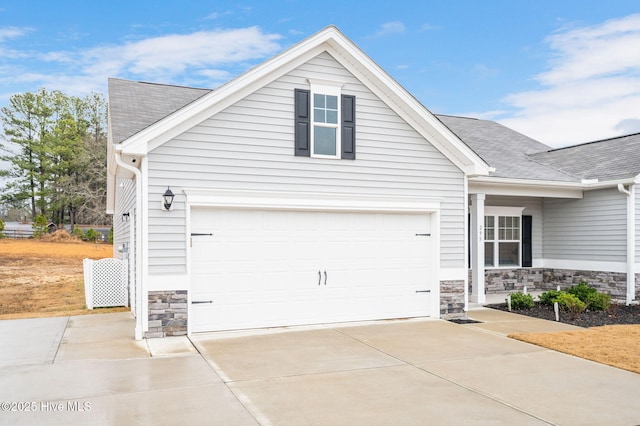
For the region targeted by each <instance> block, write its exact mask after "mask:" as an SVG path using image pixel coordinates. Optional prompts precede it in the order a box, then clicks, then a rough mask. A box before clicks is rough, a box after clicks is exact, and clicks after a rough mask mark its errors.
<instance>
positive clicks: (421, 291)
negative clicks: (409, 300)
mask: <svg viewBox="0 0 640 426" xmlns="http://www.w3.org/2000/svg"><path fill="white" fill-rule="evenodd" d="M416 293H431V290H416Z"/></svg>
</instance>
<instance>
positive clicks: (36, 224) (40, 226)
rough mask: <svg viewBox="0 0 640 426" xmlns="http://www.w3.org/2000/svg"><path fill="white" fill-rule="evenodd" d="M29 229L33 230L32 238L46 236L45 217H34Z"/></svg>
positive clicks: (41, 215) (40, 215)
mask: <svg viewBox="0 0 640 426" xmlns="http://www.w3.org/2000/svg"><path fill="white" fill-rule="evenodd" d="M31 228H33V237H34V238H39V237H42V236H43V235H44V234H46V233H47V218H46V217H45V215H43V214H39V215H38V216H36V218H35V220H34V221H33V225H31Z"/></svg>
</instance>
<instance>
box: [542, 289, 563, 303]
mask: <svg viewBox="0 0 640 426" xmlns="http://www.w3.org/2000/svg"><path fill="white" fill-rule="evenodd" d="M560 293H564V291H558V290H549V291H545V292H544V293H542V294H541V295H540V296H538V298H539V299H540V303H542V304H543V305H553V304H554V303H555V302H556V299H557V298H558V296H560Z"/></svg>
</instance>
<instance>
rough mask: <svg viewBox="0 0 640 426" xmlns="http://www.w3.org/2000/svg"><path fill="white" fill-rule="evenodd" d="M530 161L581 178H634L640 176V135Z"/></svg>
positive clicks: (541, 155) (558, 151)
mask: <svg viewBox="0 0 640 426" xmlns="http://www.w3.org/2000/svg"><path fill="white" fill-rule="evenodd" d="M531 158H533V159H534V160H536V161H539V162H541V163H544V164H547V165H549V166H551V167H554V168H556V169H558V170H562V171H564V172H566V173H570V174H572V175H574V176H578V177H580V178H581V179H598V180H599V181H607V180H617V179H627V178H633V177H635V176H637V175H639V174H640V133H636V134H633V135H628V136H621V137H617V138H611V139H605V140H602V141H597V142H590V143H585V144H581V145H575V146H570V147H566V148H560V149H554V150H550V151H548V152H541V153H538V154H533V155H531Z"/></svg>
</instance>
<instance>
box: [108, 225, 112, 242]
mask: <svg viewBox="0 0 640 426" xmlns="http://www.w3.org/2000/svg"><path fill="white" fill-rule="evenodd" d="M107 242H108V243H109V244H113V228H111V229H110V230H109V235H108V236H107Z"/></svg>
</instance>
